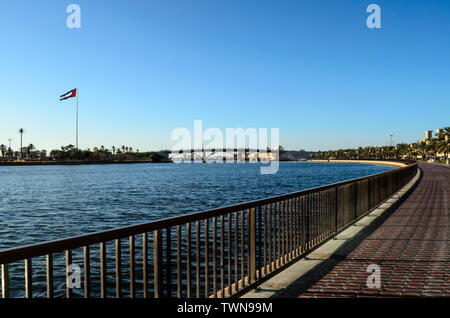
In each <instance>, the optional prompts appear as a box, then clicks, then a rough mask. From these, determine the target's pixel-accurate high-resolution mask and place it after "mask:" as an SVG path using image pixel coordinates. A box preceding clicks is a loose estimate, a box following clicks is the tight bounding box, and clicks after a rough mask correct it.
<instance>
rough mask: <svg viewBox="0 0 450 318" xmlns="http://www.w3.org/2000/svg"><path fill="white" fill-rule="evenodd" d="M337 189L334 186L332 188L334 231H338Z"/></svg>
mask: <svg viewBox="0 0 450 318" xmlns="http://www.w3.org/2000/svg"><path fill="white" fill-rule="evenodd" d="M338 191H339V187H337V186H336V187H335V188H334V226H335V228H336V229H335V231H336V232H337V231H338Z"/></svg>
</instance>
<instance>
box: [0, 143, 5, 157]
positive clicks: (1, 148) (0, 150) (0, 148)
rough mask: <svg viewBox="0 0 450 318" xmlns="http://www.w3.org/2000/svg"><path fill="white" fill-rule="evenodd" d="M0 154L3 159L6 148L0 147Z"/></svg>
mask: <svg viewBox="0 0 450 318" xmlns="http://www.w3.org/2000/svg"><path fill="white" fill-rule="evenodd" d="M0 152H1V153H2V157H3V158H4V157H5V152H6V146H5V145H4V144H1V145H0Z"/></svg>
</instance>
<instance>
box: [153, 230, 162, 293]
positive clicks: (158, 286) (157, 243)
mask: <svg viewBox="0 0 450 318" xmlns="http://www.w3.org/2000/svg"><path fill="white" fill-rule="evenodd" d="M153 257H154V262H155V264H154V267H153V269H154V284H155V298H159V297H161V296H162V231H161V230H155V231H153Z"/></svg>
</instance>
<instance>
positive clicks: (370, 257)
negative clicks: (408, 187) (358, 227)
mask: <svg viewBox="0 0 450 318" xmlns="http://www.w3.org/2000/svg"><path fill="white" fill-rule="evenodd" d="M419 167H420V168H421V169H422V171H423V177H422V180H421V181H420V183H419V184H418V186H417V188H416V189H415V190H414V191H413V192H412V193H411V194H410V196H409V197H408V198H407V199H406V200H405V201H404V202H403V203H402V204H401V205H400V206H399V207H398V208H397V209H396V210H395V211H394V212H393V213H392V214H391V215H390V216H389V217H388V218H387V219H386V220H385V221H384V222H383V223H382V224H381V225H380V226H379V227H378V228H377V229H376V230H375V231H374V232H372V233H371V234H370V235H369V236H368V237H367V238H365V239H364V240H363V241H362V242H361V243H360V244H359V245H358V246H357V247H356V248H355V249H353V250H352V251H351V252H350V253H349V254H348V255H346V256H345V257H344V258H343V259H342V260H340V261H339V262H337V264H336V265H335V266H334V267H333V268H332V269H331V271H329V272H328V273H326V274H325V275H324V276H323V277H321V278H320V279H318V280H316V281H315V282H313V283H312V284H310V286H308V287H306V288H305V289H304V290H301V291H299V292H300V294H299V297H399V296H410V297H414V296H421V297H423V296H446V297H449V296H450V266H449V259H450V257H449V255H450V251H449V239H450V231H449V226H450V223H449V207H450V201H449V193H450V168H448V167H444V166H439V165H433V164H419ZM370 264H377V265H378V266H380V268H381V288H379V289H377V288H368V287H367V278H368V276H369V275H370V273H369V272H366V270H367V267H368V265H370Z"/></svg>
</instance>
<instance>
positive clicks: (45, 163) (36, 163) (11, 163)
mask: <svg viewBox="0 0 450 318" xmlns="http://www.w3.org/2000/svg"><path fill="white" fill-rule="evenodd" d="M132 163H159V162H152V161H149V160H98V161H96V160H93V161H77V160H70V161H5V162H1V161H0V166H51V165H101V164H132Z"/></svg>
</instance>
